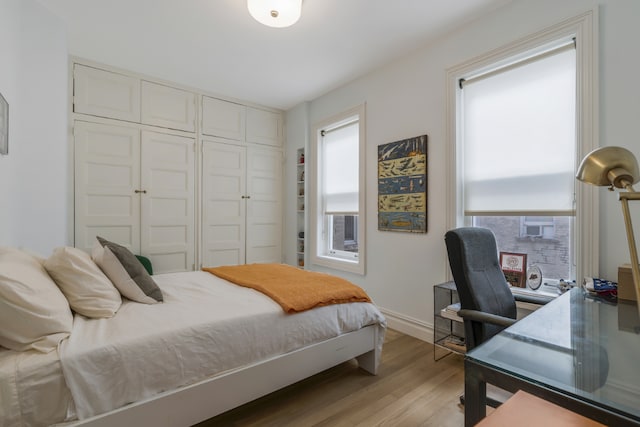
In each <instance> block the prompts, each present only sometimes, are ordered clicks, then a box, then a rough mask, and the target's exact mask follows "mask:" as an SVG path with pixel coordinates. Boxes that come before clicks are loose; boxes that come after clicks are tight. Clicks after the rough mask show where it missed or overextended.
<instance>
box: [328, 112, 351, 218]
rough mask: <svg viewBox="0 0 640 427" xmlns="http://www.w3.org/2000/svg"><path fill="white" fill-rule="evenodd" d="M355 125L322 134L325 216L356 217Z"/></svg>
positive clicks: (347, 125)
mask: <svg viewBox="0 0 640 427" xmlns="http://www.w3.org/2000/svg"><path fill="white" fill-rule="evenodd" d="M358 132H359V130H358V122H357V121H356V122H351V123H348V124H346V125H343V126H341V127H338V128H335V129H332V130H327V131H323V136H322V155H323V166H324V168H323V171H322V192H323V199H324V211H325V213H326V214H332V215H339V214H357V213H358V188H359V181H358V179H359V170H358V163H359V162H358V160H359V157H358V141H359V138H358V136H359V135H358Z"/></svg>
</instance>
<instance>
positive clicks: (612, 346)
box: [464, 288, 640, 426]
mask: <svg viewBox="0 0 640 427" xmlns="http://www.w3.org/2000/svg"><path fill="white" fill-rule="evenodd" d="M464 367H465V426H473V425H475V424H476V423H477V422H478V421H479V420H480V419H482V418H484V416H485V415H486V406H485V405H486V384H487V383H490V384H494V385H496V386H498V387H500V388H502V389H505V390H508V391H511V392H515V391H517V390H524V391H526V392H528V393H531V394H534V395H536V396H539V397H541V398H543V399H545V400H548V401H550V402H553V403H556V404H558V405H560V406H562V407H564V408H567V409H569V410H571V411H574V412H577V413H580V414H582V415H584V416H586V417H589V418H592V419H594V420H596V421H599V422H601V423H603V424H606V425H609V426H640V318H639V317H638V310H637V308H636V305H635V303H634V302H626V301H620V302H619V303H617V304H616V303H611V302H608V301H604V300H601V299H598V298H594V297H591V296H589V295H588V294H586V293H585V292H584V291H583V290H582V289H580V288H574V289H572V290H570V291H569V292H566V293H565V294H564V295H562V296H560V297H558V298H556V300H554V301H552V302H550V303H549V304H547V305H545V306H543V307H542V308H540V309H539V310H537V311H535V312H534V313H532V314H530V315H529V316H527V317H525V318H524V319H522V320H520V321H519V322H517V323H516V324H514V325H513V326H511V327H509V328H507V329H505V330H504V331H502V332H500V333H499V334H498V335H496V336H494V337H493V338H491V339H490V340H489V341H487V342H485V343H484V344H482V345H481V346H479V347H476V348H475V349H473V350H472V351H470V352H469V353H467V355H466V356H465V362H464Z"/></svg>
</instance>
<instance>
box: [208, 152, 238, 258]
mask: <svg viewBox="0 0 640 427" xmlns="http://www.w3.org/2000/svg"><path fill="white" fill-rule="evenodd" d="M245 175H246V151H245V148H244V147H238V146H234V145H226V144H221V143H218V142H213V141H205V142H204V144H203V158H202V209H203V214H202V233H203V236H202V237H203V243H202V251H203V254H202V263H203V266H205V267H217V266H220V265H238V264H244V263H245V235H246V228H245V220H246V213H245V203H246V199H245V198H244V197H245V195H246V192H245V189H246V178H245Z"/></svg>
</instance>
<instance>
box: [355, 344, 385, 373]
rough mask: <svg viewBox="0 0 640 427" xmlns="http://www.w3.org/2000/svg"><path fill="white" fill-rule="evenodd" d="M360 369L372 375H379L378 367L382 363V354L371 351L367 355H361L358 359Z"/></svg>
mask: <svg viewBox="0 0 640 427" xmlns="http://www.w3.org/2000/svg"><path fill="white" fill-rule="evenodd" d="M356 360H357V361H358V365H359V366H360V368H362V369H364V370H365V371H367V372H369V373H370V374H371V375H378V365H379V361H380V354H379V353H378V352H377V351H376V350H371V351H369V352H367V353H364V354H361V355H360V356H358V357H356Z"/></svg>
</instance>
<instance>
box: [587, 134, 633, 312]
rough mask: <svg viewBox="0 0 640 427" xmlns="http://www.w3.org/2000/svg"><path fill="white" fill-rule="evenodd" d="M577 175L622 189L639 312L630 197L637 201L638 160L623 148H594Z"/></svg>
mask: <svg viewBox="0 0 640 427" xmlns="http://www.w3.org/2000/svg"><path fill="white" fill-rule="evenodd" d="M576 178H577V179H578V180H580V181H582V182H586V183H587V184H593V185H598V186H605V185H608V186H609V191H614V189H615V188H620V189H625V190H627V191H626V192H620V193H619V195H620V198H619V200H620V202H621V203H622V214H623V216H624V225H625V228H626V230H627V242H628V243H629V254H630V255H631V275H632V277H633V285H634V288H635V290H636V303H637V305H638V312H639V313H640V267H639V266H638V251H637V249H636V241H635V238H634V236H633V227H632V225H631V213H630V211H629V200H640V192H637V191H635V190H634V189H633V184H635V183H637V182H638V181H640V172H639V171H638V162H637V160H636V158H635V156H634V155H633V153H632V152H631V151H629V150H627V149H626V148H622V147H602V148H598V149H596V150H593V151H592V152H590V153H589V154H587V156H586V157H585V158H584V159H583V160H582V163H580V167H579V168H578V173H577V174H576Z"/></svg>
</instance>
